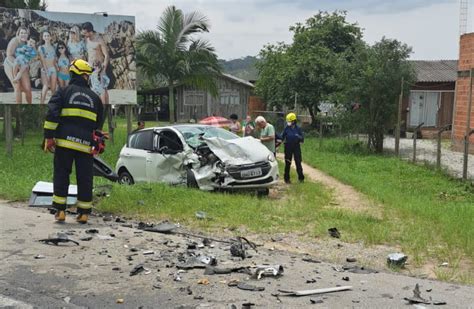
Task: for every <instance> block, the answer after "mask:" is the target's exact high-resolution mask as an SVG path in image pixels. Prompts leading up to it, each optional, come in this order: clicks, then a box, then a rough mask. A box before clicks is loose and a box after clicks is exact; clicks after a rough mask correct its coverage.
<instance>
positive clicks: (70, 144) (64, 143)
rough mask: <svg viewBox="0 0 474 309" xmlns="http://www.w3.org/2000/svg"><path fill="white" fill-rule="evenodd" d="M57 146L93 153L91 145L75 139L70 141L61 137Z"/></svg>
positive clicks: (57, 141)
mask: <svg viewBox="0 0 474 309" xmlns="http://www.w3.org/2000/svg"><path fill="white" fill-rule="evenodd" d="M56 146H59V147H63V148H68V149H72V150H77V151H81V152H85V153H91V151H92V148H91V146H87V145H83V144H80V143H76V142H73V141H68V140H65V139H60V138H57V139H56Z"/></svg>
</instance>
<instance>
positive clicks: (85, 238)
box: [79, 236, 93, 241]
mask: <svg viewBox="0 0 474 309" xmlns="http://www.w3.org/2000/svg"><path fill="white" fill-rule="evenodd" d="M92 238H93V237H92V236H85V237H81V238H79V240H80V241H89V240H92Z"/></svg>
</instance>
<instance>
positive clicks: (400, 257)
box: [387, 253, 408, 267]
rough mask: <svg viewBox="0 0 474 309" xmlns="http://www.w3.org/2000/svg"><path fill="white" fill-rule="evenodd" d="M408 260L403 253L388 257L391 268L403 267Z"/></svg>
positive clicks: (391, 254)
mask: <svg viewBox="0 0 474 309" xmlns="http://www.w3.org/2000/svg"><path fill="white" fill-rule="evenodd" d="M407 259H408V256H406V255H405V254H403V253H390V254H389V255H388V257H387V264H388V266H391V267H403V266H404V265H405V263H406V261H407Z"/></svg>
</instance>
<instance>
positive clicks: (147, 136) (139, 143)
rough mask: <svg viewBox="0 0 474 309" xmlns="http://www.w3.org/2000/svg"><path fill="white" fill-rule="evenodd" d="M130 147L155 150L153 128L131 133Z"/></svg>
mask: <svg viewBox="0 0 474 309" xmlns="http://www.w3.org/2000/svg"><path fill="white" fill-rule="evenodd" d="M128 147H129V148H134V149H143V150H153V130H146V131H140V132H137V133H134V134H132V135H130V137H129V139H128Z"/></svg>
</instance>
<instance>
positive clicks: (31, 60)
mask: <svg viewBox="0 0 474 309" xmlns="http://www.w3.org/2000/svg"><path fill="white" fill-rule="evenodd" d="M0 25H1V27H0V104H21V103H28V104H47V103H48V100H49V98H50V97H51V95H52V94H53V93H54V92H55V91H56V89H58V87H65V86H67V85H68V83H69V80H70V76H69V73H68V67H69V64H70V63H71V61H73V60H74V59H77V58H82V59H84V60H86V61H88V62H89V64H90V65H91V66H93V67H94V72H93V74H92V75H91V77H90V86H91V89H92V90H93V91H94V92H96V93H97V94H98V95H99V96H100V98H101V100H102V102H103V103H104V104H136V101H137V96H136V62H135V47H134V44H135V42H134V38H135V18H134V17H133V16H120V15H107V14H79V13H62V12H45V11H35V10H24V9H6V8H0Z"/></svg>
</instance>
